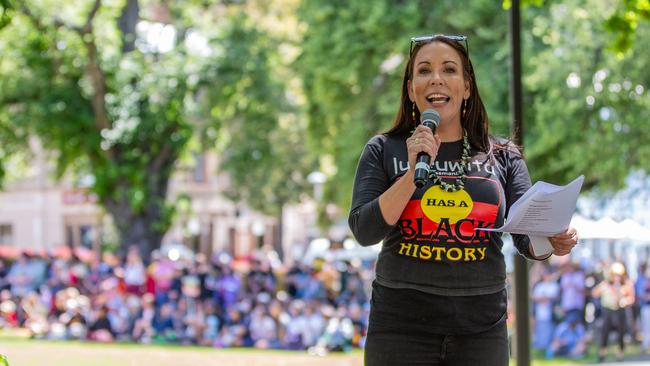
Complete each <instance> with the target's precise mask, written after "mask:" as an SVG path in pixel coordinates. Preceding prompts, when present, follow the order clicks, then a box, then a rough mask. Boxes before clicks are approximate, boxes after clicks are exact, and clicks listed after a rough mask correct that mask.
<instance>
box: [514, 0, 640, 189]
mask: <svg viewBox="0 0 650 366" xmlns="http://www.w3.org/2000/svg"><path fill="white" fill-rule="evenodd" d="M612 10H613V9H612V5H610V4H608V3H606V2H601V1H596V0H582V1H578V0H574V1H565V2H563V3H562V4H554V5H550V6H548V7H544V8H528V9H527V12H526V17H525V20H524V22H526V23H527V24H530V25H529V26H528V29H531V31H530V32H529V33H526V34H525V35H524V38H523V39H524V41H523V44H524V45H525V46H526V49H525V52H524V53H525V55H526V57H524V62H525V75H526V76H525V79H524V86H525V90H526V92H525V113H526V118H525V120H526V123H527V129H526V138H525V141H526V148H527V157H528V162H529V165H530V166H531V173H532V176H533V178H534V179H544V180H549V181H553V182H557V183H566V182H568V181H569V180H570V179H573V178H575V177H576V176H577V175H579V174H585V175H586V183H585V187H586V188H587V189H590V188H594V187H600V188H602V189H606V188H614V189H615V188H619V187H621V186H622V184H623V183H624V179H625V178H626V176H627V175H628V173H629V172H630V171H633V170H636V169H646V168H647V164H646V163H645V162H646V161H647V160H648V158H650V148H648V146H647V143H646V141H647V140H648V138H649V137H650V133H649V132H648V129H647V127H646V123H645V117H644V116H645V115H646V114H647V111H648V108H649V107H650V100H649V98H648V92H647V88H648V85H649V83H650V73H649V72H648V71H647V68H646V67H645V66H644V61H643V60H644V59H645V56H644V55H645V50H644V47H645V44H647V43H648V41H649V40H650V38H649V37H650V29H649V27H648V24H647V23H645V24H639V27H638V28H637V39H636V41H635V42H634V44H633V46H632V48H631V49H630V50H629V52H628V53H626V54H625V55H624V56H623V55H621V54H616V53H614V52H611V51H609V47H610V45H611V41H612V39H613V35H612V34H609V33H607V32H603V31H602V30H603V24H604V23H605V22H606V20H607V14H610V13H611V11H612ZM576 20H578V21H576Z"/></svg>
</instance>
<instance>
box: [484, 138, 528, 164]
mask: <svg viewBox="0 0 650 366" xmlns="http://www.w3.org/2000/svg"><path fill="white" fill-rule="evenodd" d="M490 149H491V150H492V152H493V154H494V155H496V156H498V157H501V158H506V159H522V158H523V156H524V154H523V151H522V150H523V149H522V147H521V146H519V145H517V144H515V142H514V141H512V140H511V139H509V138H506V137H502V136H492V135H490Z"/></svg>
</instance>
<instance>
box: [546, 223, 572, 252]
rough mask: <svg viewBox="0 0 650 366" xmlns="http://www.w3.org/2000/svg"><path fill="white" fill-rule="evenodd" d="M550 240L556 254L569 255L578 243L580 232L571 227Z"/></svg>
mask: <svg viewBox="0 0 650 366" xmlns="http://www.w3.org/2000/svg"><path fill="white" fill-rule="evenodd" d="M549 241H550V242H551V246H552V247H553V253H555V255H559V256H562V255H567V254H569V253H571V250H572V249H573V247H574V246H576V244H578V232H577V230H576V229H574V228H572V227H570V228H568V229H567V230H565V231H564V232H562V233H559V234H557V235H554V236H552V237H550V238H549Z"/></svg>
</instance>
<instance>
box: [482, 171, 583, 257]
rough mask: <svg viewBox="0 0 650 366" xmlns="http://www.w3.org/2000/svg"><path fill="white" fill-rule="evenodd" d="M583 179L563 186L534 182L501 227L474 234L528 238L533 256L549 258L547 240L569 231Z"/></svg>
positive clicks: (580, 177) (514, 205)
mask: <svg viewBox="0 0 650 366" xmlns="http://www.w3.org/2000/svg"><path fill="white" fill-rule="evenodd" d="M584 179H585V177H584V176H583V175H581V176H579V177H578V178H576V179H574V180H573V181H572V182H571V183H569V184H567V185H565V186H556V185H554V184H550V183H546V182H541V181H540V182H537V183H535V184H534V185H533V186H532V187H530V189H529V190H528V191H526V193H524V195H523V196H521V197H520V198H519V199H518V200H517V202H515V203H514V204H513V205H512V206H511V207H510V212H509V213H508V218H507V219H506V222H505V223H504V224H503V226H501V227H499V228H477V229H476V230H484V231H499V232H504V233H511V234H524V235H528V237H529V238H530V242H531V244H532V246H533V252H534V253H533V254H534V255H535V256H543V255H546V254H549V253H551V252H552V251H553V247H552V246H551V243H550V242H549V241H548V237H550V236H553V235H555V234H558V233H561V232H563V231H564V230H566V229H567V228H568V227H569V224H570V223H571V217H572V216H573V213H574V212H575V209H576V202H577V201H578V196H579V195H580V188H582V183H583V182H584Z"/></svg>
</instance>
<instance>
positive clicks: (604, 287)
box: [0, 248, 650, 360]
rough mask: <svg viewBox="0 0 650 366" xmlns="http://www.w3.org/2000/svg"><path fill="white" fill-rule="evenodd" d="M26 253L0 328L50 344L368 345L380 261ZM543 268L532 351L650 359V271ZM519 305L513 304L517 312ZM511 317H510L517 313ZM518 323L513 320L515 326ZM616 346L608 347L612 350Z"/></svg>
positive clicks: (3, 299) (5, 262)
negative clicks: (630, 351) (636, 352)
mask: <svg viewBox="0 0 650 366" xmlns="http://www.w3.org/2000/svg"><path fill="white" fill-rule="evenodd" d="M170 257H173V256H168V255H162V254H161V253H159V252H154V253H153V254H152V259H151V262H150V263H144V261H143V260H142V258H141V257H140V255H139V254H138V251H137V250H136V249H135V248H132V249H130V250H129V251H128V252H127V253H126V254H125V255H124V256H122V257H120V256H116V255H113V254H110V253H104V254H103V255H102V256H101V257H100V256H95V255H90V256H83V260H82V259H81V257H79V256H75V255H72V256H69V257H65V256H63V257H62V256H54V255H45V256H44V255H41V256H36V255H29V254H26V253H23V254H22V255H20V256H19V257H18V258H15V259H7V258H4V259H2V258H0V329H2V328H20V329H24V330H25V331H27V332H29V334H30V336H31V337H34V338H41V339H80V340H81V339H83V340H94V341H99V342H114V341H126V342H141V343H157V344H166V343H176V344H192V345H203V346H211V347H255V348H264V349H269V348H273V349H290V350H309V351H310V352H313V353H315V354H324V353H327V352H330V351H347V350H349V349H351V348H354V347H363V344H364V339H365V330H366V326H367V318H368V311H369V294H370V284H371V281H372V279H373V278H374V268H373V266H374V262H373V261H361V260H359V259H336V258H335V257H328V256H323V257H317V258H316V259H315V260H313V261H312V262H311V263H310V264H309V265H307V264H304V263H300V262H298V263H295V264H294V265H292V266H289V267H287V266H284V265H282V264H281V263H279V262H278V261H277V260H273V257H272V256H268V255H264V254H263V253H261V252H260V253H257V254H256V255H254V256H252V257H250V258H245V259H237V260H233V259H232V258H231V257H230V256H229V255H227V254H225V253H215V254H214V255H212V256H211V257H209V258H208V257H206V256H203V255H201V254H198V255H196V256H192V257H191V258H184V259H180V258H174V259H170ZM635 273H636V276H635V278H631V277H630V276H629V274H628V269H627V268H626V267H625V265H624V264H623V263H621V262H611V263H610V262H604V261H603V262H598V263H592V262H590V261H582V262H580V263H576V262H571V261H565V262H563V263H561V264H553V263H552V262H549V261H545V262H536V263H534V264H533V266H532V268H531V272H530V279H531V301H532V319H533V322H532V329H533V337H532V340H533V347H534V348H536V349H539V350H540V352H542V353H543V354H544V355H545V356H546V357H548V358H553V357H556V356H563V357H573V358H581V357H584V356H585V353H586V351H587V348H588V346H589V345H590V344H595V345H596V346H597V348H598V349H599V358H600V359H601V360H604V359H605V357H606V356H608V355H607V352H606V351H607V350H608V349H609V348H608V345H610V344H614V345H616V346H615V349H616V353H615V354H614V355H613V356H614V357H615V358H617V359H621V358H623V357H624V354H625V347H626V346H627V345H629V344H631V343H638V344H639V346H640V348H641V349H642V350H644V351H645V352H650V266H649V265H648V263H647V261H646V262H645V263H642V264H641V265H640V266H639V268H638V269H637V271H635ZM511 305H512V304H511ZM510 308H511V307H510ZM513 320H514V316H513V314H512V313H510V314H509V323H512V322H513ZM610 348H611V347H610Z"/></svg>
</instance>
